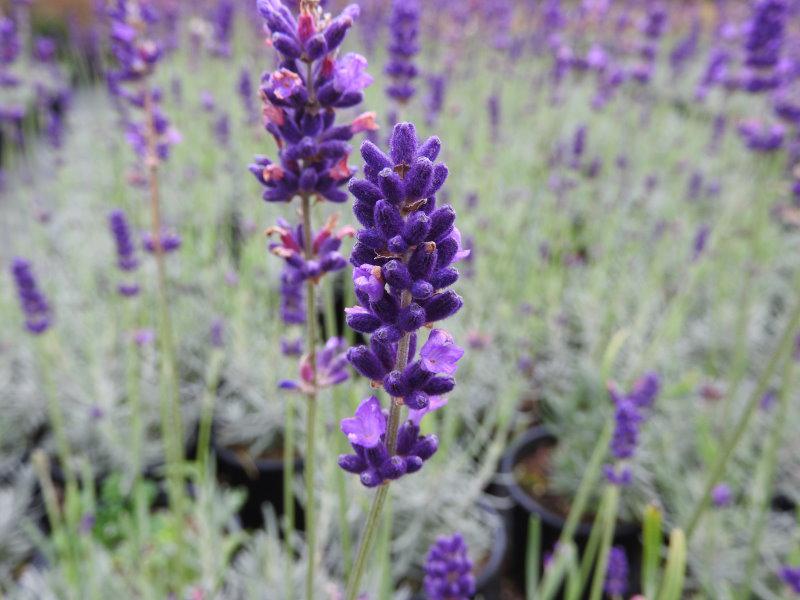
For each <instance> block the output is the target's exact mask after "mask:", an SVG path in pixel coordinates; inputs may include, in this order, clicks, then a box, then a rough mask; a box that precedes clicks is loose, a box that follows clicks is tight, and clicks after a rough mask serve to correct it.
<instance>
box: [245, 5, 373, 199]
mask: <svg viewBox="0 0 800 600" xmlns="http://www.w3.org/2000/svg"><path fill="white" fill-rule="evenodd" d="M257 4H258V9H259V11H260V13H261V16H262V17H263V18H264V20H265V21H266V25H267V27H268V29H269V31H270V32H271V35H272V38H271V41H272V46H273V47H274V48H275V50H277V51H278V53H279V54H280V55H281V58H282V62H281V63H280V68H278V69H277V70H276V71H273V72H271V73H265V74H264V75H263V76H262V78H261V87H260V96H261V100H262V115H263V117H264V125H265V127H266V130H267V131H268V132H269V133H270V134H272V136H273V137H274V138H275V141H276V143H277V144H278V149H279V154H278V155H279V160H278V161H276V162H273V161H272V160H270V159H269V158H267V157H264V156H259V157H256V161H255V163H253V164H252V165H250V171H251V172H252V173H253V175H254V176H255V177H256V179H257V180H258V181H259V183H261V185H263V186H264V187H265V188H266V189H265V191H264V193H263V196H262V197H263V198H264V200H265V201H267V202H289V201H291V200H292V199H293V198H294V197H295V196H298V195H308V196H312V195H315V196H316V197H317V198H318V199H325V200H328V201H330V202H345V201H346V200H347V193H346V192H345V191H344V190H342V189H341V188H342V187H343V186H344V185H345V184H347V182H348V181H349V179H350V177H351V176H352V175H353V173H354V169H352V168H351V167H349V166H348V164H347V158H348V156H349V154H350V151H351V148H350V145H349V144H348V143H347V142H348V141H349V140H350V139H351V138H352V137H353V135H355V134H357V133H360V132H363V131H371V130H375V129H377V125H376V124H375V115H374V113H364V114H362V115H360V116H358V117H357V118H356V119H355V120H354V121H352V122H351V123H350V124H347V125H337V124H336V123H335V119H336V109H340V108H350V107H353V106H355V105H357V104H359V103H360V102H361V100H362V99H363V97H364V94H363V91H362V90H363V89H364V88H365V87H367V86H368V85H370V84H371V83H372V77H371V76H370V75H369V74H368V73H367V72H366V66H367V61H366V59H365V58H364V57H363V56H360V55H358V54H354V53H348V54H345V55H344V56H339V55H337V50H338V48H339V46H340V45H341V43H342V41H343V40H344V37H345V35H346V34H347V31H348V30H349V29H350V27H351V26H352V24H353V21H354V20H355V19H356V17H358V14H359V9H358V6H356V5H354V4H351V5H349V6H348V7H346V8H345V9H344V10H343V11H342V12H341V14H340V15H339V16H338V17H335V18H332V19H327V18H325V17H324V15H323V14H322V9H321V8H320V7H318V6H317V7H314V8H312V4H311V3H302V4H303V6H302V10H301V12H300V15H299V17H298V18H295V16H294V15H293V14H292V13H291V11H290V10H289V9H288V8H287V7H286V6H285V5H284V4H282V3H281V2H279V1H278V0H258V3H257Z"/></svg>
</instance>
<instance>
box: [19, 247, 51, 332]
mask: <svg viewBox="0 0 800 600" xmlns="http://www.w3.org/2000/svg"><path fill="white" fill-rule="evenodd" d="M11 274H12V276H13V277H14V283H15V284H16V286H17V295H18V296H19V303H20V307H21V308H22V312H23V313H24V315H25V327H26V328H27V330H28V331H29V332H30V333H32V334H33V335H40V334H42V333H44V332H45V331H47V329H48V328H49V327H50V325H51V323H52V320H53V315H52V311H51V310H50V305H49V304H48V303H47V300H46V299H45V297H44V294H42V292H41V290H40V289H39V285H38V284H37V282H36V278H35V277H34V275H33V270H32V268H31V263H29V262H28V261H27V260H25V259H23V258H15V259H14V260H13V262H12V263H11Z"/></svg>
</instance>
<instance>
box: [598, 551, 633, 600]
mask: <svg viewBox="0 0 800 600" xmlns="http://www.w3.org/2000/svg"><path fill="white" fill-rule="evenodd" d="M604 589H605V592H606V594H608V595H609V596H624V595H625V594H626V593H627V591H628V557H627V556H626V555H625V549H624V548H622V546H612V548H611V552H610V554H609V555H608V568H607V570H606V581H605V586H604Z"/></svg>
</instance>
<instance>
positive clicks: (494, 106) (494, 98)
mask: <svg viewBox="0 0 800 600" xmlns="http://www.w3.org/2000/svg"><path fill="white" fill-rule="evenodd" d="M486 109H487V110H488V112H489V131H490V135H489V137H490V138H491V140H492V141H497V140H498V138H499V137H500V95H499V94H497V93H493V94H492V95H491V96H489V99H488V100H487V101H486Z"/></svg>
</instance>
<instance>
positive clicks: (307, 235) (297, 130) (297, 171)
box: [250, 0, 377, 600]
mask: <svg viewBox="0 0 800 600" xmlns="http://www.w3.org/2000/svg"><path fill="white" fill-rule="evenodd" d="M257 6H258V9H259V12H260V13H261V16H262V17H263V18H264V20H265V23H266V25H267V28H268V30H269V32H270V34H271V41H272V45H273V47H274V48H275V50H276V51H277V52H278V53H279V54H280V57H281V66H280V68H279V69H278V70H276V71H273V72H272V73H268V74H265V75H264V76H263V77H262V85H261V88H260V94H261V99H262V113H263V116H264V125H265V127H266V130H267V131H268V132H269V133H270V134H271V135H272V136H273V137H274V139H275V141H276V144H277V146H278V152H279V160H277V161H272V160H271V159H269V158H267V157H264V156H259V157H257V158H256V161H255V163H253V164H252V165H251V167H250V170H251V172H252V173H253V174H254V175H255V177H256V179H257V180H258V181H259V182H260V183H261V184H262V185H263V186H264V187H265V188H266V189H265V191H264V193H263V199H264V200H265V201H267V202H289V201H291V200H293V199H294V198H296V197H297V198H299V199H300V205H301V206H300V217H301V223H300V224H299V225H298V226H297V227H296V228H294V230H292V228H291V227H290V226H289V224H288V223H287V222H285V221H282V222H279V225H278V228H276V229H273V230H271V231H272V232H274V233H278V234H279V235H280V236H281V241H282V243H281V244H280V245H277V244H276V245H274V246H273V247H272V250H273V252H274V253H276V254H278V255H279V256H282V257H283V258H284V259H285V260H286V262H287V267H286V269H285V270H284V275H283V276H282V285H283V286H284V297H285V298H286V296H287V295H288V296H289V298H290V300H291V301H292V302H295V301H296V300H297V296H298V286H297V284H298V283H300V282H304V283H305V301H306V306H305V315H304V321H305V323H306V340H305V352H306V355H305V356H304V357H303V358H302V359H301V378H302V381H303V385H302V388H301V386H299V385H298V386H297V388H298V389H302V391H303V393H304V394H305V397H306V400H307V402H306V409H307V410H306V432H305V435H306V449H305V458H306V461H305V466H304V471H305V482H306V485H305V491H306V513H305V514H306V538H307V540H306V541H307V561H308V570H307V577H306V596H307V598H309V600H310V599H311V598H312V597H313V593H314V570H315V564H316V562H317V556H316V553H317V548H316V538H315V535H316V532H315V528H316V523H315V511H316V506H315V503H316V500H315V493H314V490H315V485H316V483H315V480H314V462H315V460H316V451H315V440H316V436H317V434H316V421H317V416H316V415H317V398H318V392H319V389H320V388H321V387H323V386H324V385H332V384H335V383H340V382H341V381H342V380H343V377H342V375H343V374H344V373H343V371H342V369H341V366H339V365H336V366H335V368H333V369H331V371H332V373H329V372H326V371H327V370H328V369H329V368H330V367H331V364H330V360H335V359H333V357H331V358H327V359H326V352H328V350H327V349H326V350H325V351H323V353H321V354H319V355H318V352H317V343H318V334H317V300H316V294H317V286H318V285H319V281H320V278H321V277H322V276H323V275H324V274H325V273H327V272H330V271H337V270H341V269H342V268H344V266H345V261H344V259H343V258H342V257H341V256H340V255H339V254H338V252H337V251H338V247H339V245H340V244H341V238H342V237H343V236H344V235H346V234H347V230H345V231H344V232H343V233H341V235H336V236H333V235H332V234H333V227H334V226H335V220H334V221H329V223H328V225H327V226H326V227H325V228H323V229H322V230H321V231H320V232H319V233H318V234H317V235H316V236H315V235H314V232H313V226H312V215H311V207H312V200H314V199H315V198H316V199H317V200H318V201H322V200H327V201H329V202H333V203H341V202H344V201H346V200H347V193H346V192H345V191H343V190H342V189H341V188H342V187H343V186H344V185H345V184H346V183H347V182H348V181H349V179H350V177H351V176H352V174H353V172H354V171H353V170H352V169H351V167H349V166H348V164H347V158H348V155H349V153H350V146H349V144H348V143H347V142H348V140H350V139H351V138H352V137H353V135H355V134H357V133H360V132H362V131H369V130H374V129H376V127H377V126H376V125H375V122H374V114H373V113H364V114H362V115H360V116H359V117H357V118H356V119H355V120H354V121H352V122H351V123H350V124H347V125H337V124H336V111H337V109H343V108H349V107H352V106H355V105H357V104H359V103H360V102H361V100H362V98H363V92H362V90H363V89H364V88H365V87H367V86H368V85H370V84H371V83H372V77H371V76H370V75H369V74H368V73H367V72H366V67H367V61H366V59H365V58H364V57H362V56H360V55H358V54H355V53H347V54H344V55H339V52H338V50H339V48H340V46H341V45H342V42H343V41H344V38H345V36H346V34H347V32H348V30H349V29H350V27H351V26H352V25H353V22H354V20H355V19H356V18H357V17H358V14H359V9H358V7H357V6H356V5H350V6H348V7H346V8H345V9H344V10H343V11H342V13H341V14H340V15H339V16H338V17H335V18H331V17H330V16H329V15H327V14H325V13H324V12H323V10H322V7H321V6H319V3H318V2H316V1H312V0H309V1H303V2H301V3H300V14H299V16H297V17H295V15H294V14H292V13H291V11H289V9H288V8H287V7H286V6H285V5H283V4H281V3H279V2H277V1H276V0H259V2H258V3H257ZM292 302H289V303H285V304H284V306H292V305H293V304H292ZM286 314H287V311H286V310H284V315H286ZM293 320H297V321H299V320H300V318H299V317H297V318H294V319H293ZM326 363H328V364H326ZM292 420H293V416H292V414H291V412H290V413H289V414H288V415H287V421H286V427H287V431H286V434H285V439H286V442H285V447H284V465H285V469H286V481H285V489H286V494H287V497H286V501H285V506H287V507H291V506H292V505H293V498H292V494H291V486H292V467H291V464H292V463H293V460H294V449H293V439H292V438H293V434H292V429H293V424H292ZM287 526H288V530H289V532H291V530H292V529H293V527H294V524H293V514H292V510H291V508H290V509H289V513H288V515H287Z"/></svg>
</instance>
